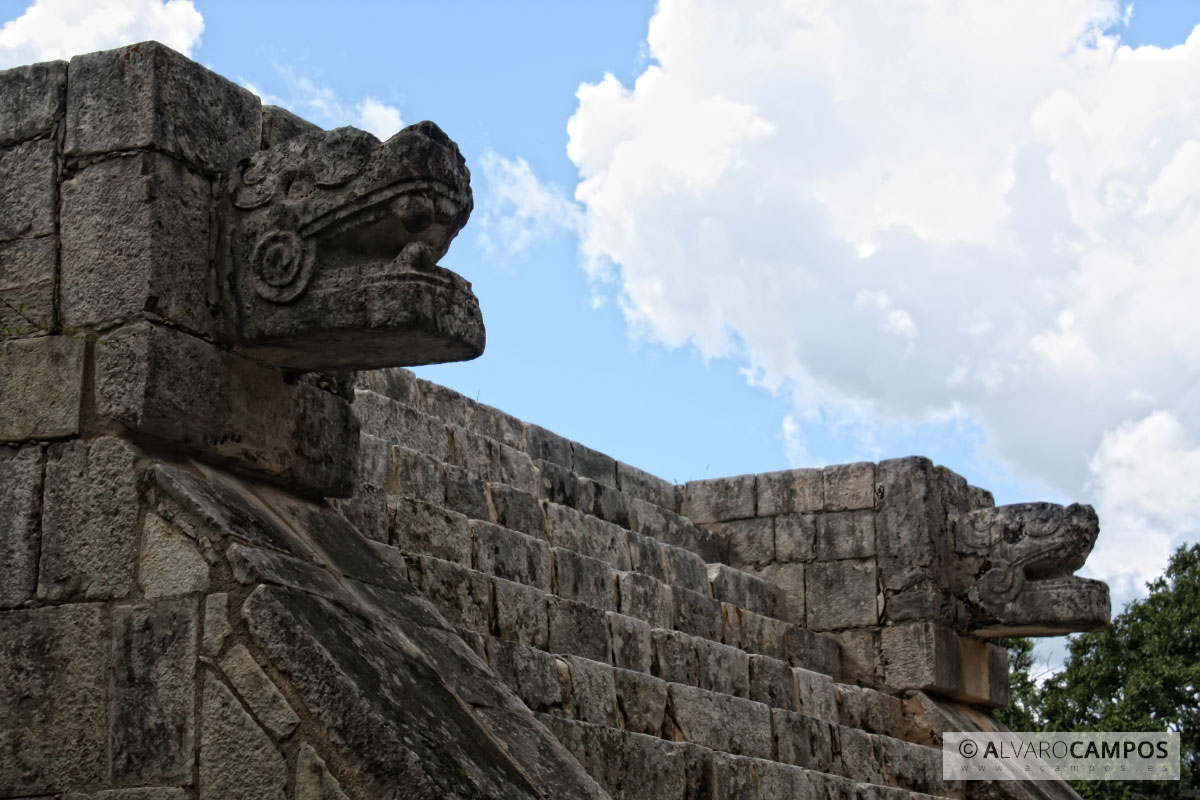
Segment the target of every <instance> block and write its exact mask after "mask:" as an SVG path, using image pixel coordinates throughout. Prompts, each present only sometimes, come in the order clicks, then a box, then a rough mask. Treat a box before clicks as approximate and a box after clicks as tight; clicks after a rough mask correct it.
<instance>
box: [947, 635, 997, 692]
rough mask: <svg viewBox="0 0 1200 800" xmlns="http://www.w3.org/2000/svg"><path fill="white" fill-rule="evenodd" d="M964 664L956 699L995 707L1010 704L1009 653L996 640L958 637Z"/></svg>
mask: <svg viewBox="0 0 1200 800" xmlns="http://www.w3.org/2000/svg"><path fill="white" fill-rule="evenodd" d="M958 661H959V664H960V665H961V667H960V669H961V677H960V679H959V685H960V689H959V692H958V694H957V695H956V699H959V700H962V701H963V702H967V703H972V704H974V705H981V706H986V707H991V708H998V707H1001V706H1004V705H1007V704H1008V653H1007V651H1006V650H1005V649H1004V647H1003V646H1001V645H998V644H996V643H994V642H983V641H980V640H978V639H972V638H971V637H969V636H959V637H958Z"/></svg>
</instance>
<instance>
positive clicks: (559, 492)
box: [534, 451, 579, 508]
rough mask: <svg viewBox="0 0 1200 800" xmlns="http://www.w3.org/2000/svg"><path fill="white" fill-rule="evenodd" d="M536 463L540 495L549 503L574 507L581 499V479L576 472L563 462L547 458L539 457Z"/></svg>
mask: <svg viewBox="0 0 1200 800" xmlns="http://www.w3.org/2000/svg"><path fill="white" fill-rule="evenodd" d="M568 453H569V451H568ZM568 460H570V457H569V455H568ZM534 463H535V464H536V465H537V469H538V474H539V478H538V497H539V498H540V499H542V500H543V501H545V502H548V503H554V504H556V505H560V506H565V507H567V508H574V507H575V504H576V502H577V501H578V500H579V479H578V478H577V477H576V476H575V473H573V472H571V470H570V469H569V468H567V467H564V466H562V465H561V464H557V463H555V462H553V461H547V460H545V459H538V460H537V461H535V462H534Z"/></svg>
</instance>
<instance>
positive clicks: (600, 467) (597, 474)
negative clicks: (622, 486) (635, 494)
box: [571, 442, 617, 487]
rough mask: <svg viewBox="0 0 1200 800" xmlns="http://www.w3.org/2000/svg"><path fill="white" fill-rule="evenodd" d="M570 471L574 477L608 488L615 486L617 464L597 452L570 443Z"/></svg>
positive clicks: (578, 444) (575, 443)
mask: <svg viewBox="0 0 1200 800" xmlns="http://www.w3.org/2000/svg"><path fill="white" fill-rule="evenodd" d="M571 469H573V470H574V471H575V474H576V475H579V476H580V477H583V478H590V479H591V480H594V481H599V482H600V483H603V484H606V485H608V486H614V487H615V486H616V485H617V462H616V461H615V460H614V459H613V458H612V457H610V456H606V455H605V454H604V453H601V452H599V451H598V450H593V449H592V448H590V447H586V446H584V445H582V444H580V443H579V442H571Z"/></svg>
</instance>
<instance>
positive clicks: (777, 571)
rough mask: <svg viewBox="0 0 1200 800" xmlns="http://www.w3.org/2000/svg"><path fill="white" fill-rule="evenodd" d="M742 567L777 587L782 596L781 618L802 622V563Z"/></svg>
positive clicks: (803, 608)
mask: <svg viewBox="0 0 1200 800" xmlns="http://www.w3.org/2000/svg"><path fill="white" fill-rule="evenodd" d="M742 569H744V570H745V571H746V572H749V573H750V574H751V575H754V576H755V577H758V578H762V579H763V580H764V581H767V582H768V583H770V584H772V585H773V586H776V587H778V588H779V591H780V593H781V595H782V597H783V606H782V608H781V609H780V618H781V619H786V620H788V621H789V622H796V623H799V624H801V625H803V624H804V610H805V602H806V601H805V597H804V570H805V565H804V564H768V565H766V566H765V567H743V568H742Z"/></svg>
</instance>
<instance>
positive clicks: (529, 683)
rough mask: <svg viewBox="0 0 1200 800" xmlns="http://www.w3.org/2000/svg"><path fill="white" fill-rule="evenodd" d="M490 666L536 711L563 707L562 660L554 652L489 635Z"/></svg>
mask: <svg viewBox="0 0 1200 800" xmlns="http://www.w3.org/2000/svg"><path fill="white" fill-rule="evenodd" d="M487 654H488V665H489V666H491V668H492V671H493V672H495V673H496V675H497V676H498V677H499V678H500V679H501V680H502V681H504V682H505V683H506V684H508V686H509V688H511V689H512V690H513V691H514V692H516V693H517V696H518V697H520V698H521V702H523V703H525V705H527V706H528V707H529V708H530V709H532V710H533V711H548V710H549V709H552V708H562V705H563V692H562V685H561V684H560V683H559V677H558V666H557V665H558V659H557V658H555V657H554V656H553V655H551V654H550V653H547V652H544V651H542V650H537V649H534V648H532V647H526V646H524V645H521V644H518V643H516V642H511V641H505V640H504V639H497V638H495V637H489V638H488V641H487Z"/></svg>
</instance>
